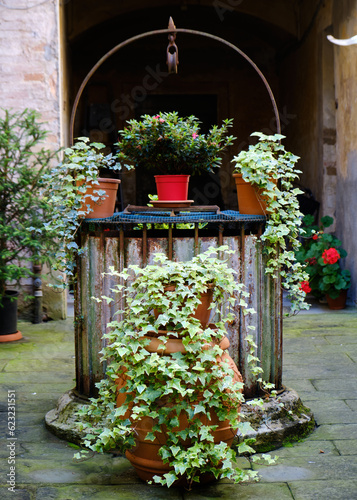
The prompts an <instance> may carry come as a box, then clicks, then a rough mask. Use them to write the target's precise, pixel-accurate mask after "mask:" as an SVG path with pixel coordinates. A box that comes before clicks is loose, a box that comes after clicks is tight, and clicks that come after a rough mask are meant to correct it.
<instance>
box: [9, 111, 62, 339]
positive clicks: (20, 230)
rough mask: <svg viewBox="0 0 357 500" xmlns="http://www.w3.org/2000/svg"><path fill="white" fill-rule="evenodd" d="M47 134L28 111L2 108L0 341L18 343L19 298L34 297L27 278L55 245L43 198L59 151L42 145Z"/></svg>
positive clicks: (46, 201) (45, 259)
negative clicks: (25, 283) (47, 227)
mask: <svg viewBox="0 0 357 500" xmlns="http://www.w3.org/2000/svg"><path fill="white" fill-rule="evenodd" d="M46 135H47V131H46V130H45V129H44V126H43V124H42V123H41V122H40V115H39V114H38V113H37V112H36V111H34V110H30V109H25V110H24V111H21V112H14V111H11V110H5V109H2V110H1V115H0V342H8V341H12V340H18V339H20V338H21V337H22V336H21V333H20V332H19V331H18V330H17V300H18V296H19V290H22V292H23V294H22V299H24V300H25V301H26V300H27V299H30V298H31V295H32V290H30V291H29V290H28V289H24V287H23V286H22V285H23V281H22V280H23V279H26V278H33V277H34V276H35V273H34V270H33V269H34V266H35V265H36V266H40V265H41V264H43V263H45V262H48V251H49V249H50V248H55V247H56V239H55V237H54V235H53V234H44V233H43V232H42V231H41V228H42V226H43V222H44V221H45V222H46V219H47V220H48V217H49V203H48V200H46V199H43V198H41V196H40V191H41V189H42V187H43V184H42V180H43V175H44V174H45V173H47V172H48V171H49V169H50V166H49V165H50V162H51V160H52V159H53V158H54V156H55V155H56V152H54V151H50V150H49V149H46V148H44V147H41V143H43V141H44V140H45V138H46Z"/></svg>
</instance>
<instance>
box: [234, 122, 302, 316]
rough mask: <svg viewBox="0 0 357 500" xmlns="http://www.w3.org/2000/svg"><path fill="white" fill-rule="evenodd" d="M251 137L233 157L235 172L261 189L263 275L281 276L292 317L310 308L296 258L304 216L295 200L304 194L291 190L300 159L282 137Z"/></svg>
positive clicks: (261, 135)
mask: <svg viewBox="0 0 357 500" xmlns="http://www.w3.org/2000/svg"><path fill="white" fill-rule="evenodd" d="M251 135H252V136H257V137H259V141H258V142H257V144H255V145H251V146H249V149H248V151H241V152H240V153H239V154H238V155H237V156H235V157H234V158H233V162H234V163H235V168H234V172H237V173H241V174H242V177H243V179H244V180H245V181H246V182H249V183H250V184H253V185H255V186H256V187H257V188H259V189H261V190H262V196H263V197H264V200H265V201H266V205H267V221H266V226H265V230H264V232H263V234H262V235H261V237H260V240H261V241H262V242H263V243H264V253H265V254H267V255H268V261H267V265H266V268H265V272H266V273H267V274H270V275H271V276H272V277H273V278H276V277H277V275H278V273H279V274H280V276H281V278H282V285H283V287H284V288H285V290H287V291H288V295H289V298H290V300H291V308H290V314H295V313H297V312H298V311H299V310H301V309H308V308H309V304H307V303H306V302H305V298H306V293H305V292H304V290H303V289H302V287H301V283H302V282H304V281H306V280H308V274H307V273H306V271H305V268H306V266H305V265H304V264H303V263H301V262H299V261H298V260H297V259H296V255H295V253H296V252H297V251H298V250H299V248H300V246H301V243H300V241H299V239H298V238H299V235H300V226H301V221H302V217H303V214H302V213H301V211H300V209H299V202H298V199H297V196H298V195H299V194H302V193H303V192H302V191H301V190H300V189H299V188H296V187H294V183H295V182H296V181H297V180H298V179H299V174H300V173H301V171H300V170H297V169H296V168H295V164H296V162H297V161H298V159H299V157H298V156H295V155H294V154H292V153H289V152H288V151H285V148H284V146H283V145H282V144H281V142H280V141H281V139H284V137H285V136H283V135H280V134H275V135H265V134H263V133H261V132H254V133H253V134H251Z"/></svg>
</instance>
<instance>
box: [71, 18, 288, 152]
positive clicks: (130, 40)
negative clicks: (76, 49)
mask: <svg viewBox="0 0 357 500" xmlns="http://www.w3.org/2000/svg"><path fill="white" fill-rule="evenodd" d="M174 32H175V33H187V34H189V35H198V36H203V37H206V38H211V39H212V40H215V41H217V42H219V43H223V44H224V45H226V46H227V47H229V48H231V49H232V50H234V51H235V52H238V54H240V55H241V56H242V57H244V59H245V60H246V61H247V62H248V63H249V64H250V65H251V66H252V67H253V68H254V69H255V71H256V72H257V73H258V75H259V76H260V78H261V80H262V81H263V83H264V85H265V87H266V90H267V91H268V94H269V97H270V100H271V103H272V106H273V109H274V115H275V119H276V126H277V133H278V134H280V133H281V125H280V116H279V111H278V107H277V104H276V101H275V97H274V94H273V91H272V89H271V88H270V85H269V83H268V81H267V79H266V78H265V76H264V75H263V73H262V72H261V70H260V69H259V68H258V66H257V65H256V64H255V62H254V61H252V59H250V57H249V56H247V54H245V52H243V51H242V50H241V49H239V48H238V47H237V46H236V45H234V44H233V43H230V42H228V41H227V40H225V39H224V38H220V37H218V36H216V35H212V34H211V33H205V32H204V31H196V30H191V29H185V28H176V29H175V30H174ZM165 33H166V34H168V33H173V30H172V29H169V28H165V29H160V30H155V31H147V32H146V33H140V34H139V35H136V36H133V37H132V38H128V39H127V40H124V41H123V42H121V43H119V44H118V45H116V46H115V47H113V48H112V49H111V50H109V51H108V52H107V53H106V54H105V55H104V56H103V57H101V59H99V61H98V62H97V63H96V64H95V65H94V66H93V68H92V69H91V70H90V71H89V73H88V74H87V76H86V77H85V78H84V80H83V82H82V83H81V86H80V87H79V89H78V92H77V95H76V97H75V100H74V103H73V107H72V112H71V118H70V126H69V137H70V139H71V142H72V143H73V132H74V120H75V117H76V113H77V108H78V104H79V100H80V98H81V96H82V93H83V90H84V89H85V87H86V85H87V83H88V81H89V80H90V78H91V77H92V76H93V75H94V73H95V72H96V71H97V69H98V68H99V67H100V66H101V65H102V64H103V63H104V62H105V61H106V60H107V59H109V57H111V56H112V55H113V54H115V53H116V52H118V51H119V50H120V49H122V48H123V47H125V46H127V45H129V44H131V43H133V42H136V41H137V40H141V39H142V38H146V37H148V36H153V35H161V34H165Z"/></svg>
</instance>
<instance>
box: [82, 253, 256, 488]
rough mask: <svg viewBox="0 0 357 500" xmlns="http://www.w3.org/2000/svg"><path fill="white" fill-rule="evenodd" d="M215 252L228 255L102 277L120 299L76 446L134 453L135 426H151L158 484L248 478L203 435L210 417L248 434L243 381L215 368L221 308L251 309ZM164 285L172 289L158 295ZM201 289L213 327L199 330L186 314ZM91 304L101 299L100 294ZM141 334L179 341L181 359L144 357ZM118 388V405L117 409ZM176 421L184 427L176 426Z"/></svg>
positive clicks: (163, 262) (158, 259)
mask: <svg viewBox="0 0 357 500" xmlns="http://www.w3.org/2000/svg"><path fill="white" fill-rule="evenodd" d="M224 252H226V254H229V253H232V252H229V251H227V247H220V248H217V249H214V248H210V249H209V250H208V251H206V252H204V253H202V254H200V255H197V256H196V257H194V258H193V259H192V260H191V261H188V262H172V261H169V260H168V259H167V258H166V257H165V255H163V254H156V255H155V257H154V263H153V264H150V265H148V266H146V267H145V268H143V269H142V268H139V267H138V266H134V265H132V266H130V267H129V268H128V269H125V270H124V271H123V272H121V273H118V272H116V271H115V270H114V269H111V272H110V273H107V274H108V275H109V277H110V279H111V281H112V282H113V280H119V282H120V283H119V284H117V285H116V286H114V288H113V291H114V292H115V293H116V294H117V295H118V298H119V299H120V300H122V299H123V295H124V296H125V299H126V307H125V310H124V311H118V313H120V314H121V315H122V319H121V320H115V321H112V322H111V323H110V324H109V325H108V326H110V329H111V330H110V332H109V333H108V334H106V335H105V336H104V337H105V339H106V342H107V347H105V348H104V349H103V351H102V353H103V358H102V359H103V361H105V362H106V363H107V370H106V378H105V379H104V380H102V381H101V382H100V383H99V384H98V388H99V397H98V398H97V399H92V400H91V404H90V405H88V406H86V407H84V408H83V410H82V411H81V412H80V415H81V419H82V424H81V428H82V429H85V430H86V431H87V435H86V438H85V440H84V445H85V446H86V447H87V448H89V449H91V450H93V451H97V452H103V451H109V450H112V449H117V450H118V449H119V450H121V451H125V450H130V449H131V448H133V447H135V443H136V434H135V426H136V425H137V423H139V422H140V420H141V419H142V418H144V417H150V418H152V419H153V429H152V431H151V432H149V433H148V435H147V436H146V438H145V439H147V440H154V439H155V435H157V433H159V434H160V433H162V432H163V429H165V438H166V442H165V444H163V445H162V446H161V448H160V450H159V453H160V455H161V458H162V460H163V461H164V462H165V463H169V465H170V467H171V470H170V471H169V472H168V473H167V474H165V475H164V476H163V477H159V476H155V477H154V478H153V481H154V482H157V483H161V484H163V485H166V486H167V487H169V486H171V485H172V484H173V483H174V482H175V481H177V480H178V479H180V478H182V477H185V479H186V480H187V483H188V485H189V487H190V485H191V484H192V483H193V482H195V481H199V478H200V475H202V474H205V473H210V474H213V475H214V477H216V478H218V477H221V478H223V477H227V478H230V479H233V480H235V481H242V480H247V479H250V478H251V477H252V474H251V471H247V472H246V471H242V470H240V469H239V468H234V467H233V465H232V461H234V458H235V453H234V451H233V450H231V449H230V448H229V447H228V445H227V444H226V443H225V442H218V443H217V442H216V443H215V442H213V437H212V432H213V430H215V429H216V427H217V423H214V420H212V419H211V417H212V416H213V415H216V416H217V418H218V419H219V421H221V422H224V421H226V420H227V421H229V422H230V425H231V426H232V429H233V431H234V432H239V433H240V434H241V435H244V434H246V433H247V432H249V431H251V427H250V425H249V423H248V422H244V423H243V422H239V417H240V414H239V409H240V405H241V403H242V401H243V395H242V387H243V384H242V383H241V382H239V381H237V380H236V379H234V372H233V370H232V369H231V368H230V366H229V364H228V363H226V362H224V361H223V359H222V361H221V362H220V363H217V358H218V357H221V356H222V354H223V351H222V349H221V348H220V341H221V340H222V338H223V337H224V336H225V334H226V331H225V328H224V325H225V323H226V322H227V321H231V320H232V319H233V315H232V314H231V313H230V312H229V310H228V309H229V306H230V305H233V304H234V303H235V301H236V300H238V301H239V303H240V304H241V307H242V311H243V313H244V314H247V313H249V312H252V310H251V309H249V308H248V307H247V304H246V301H245V298H246V296H247V292H246V291H245V290H244V286H243V285H242V284H240V283H238V282H237V281H236V278H235V275H234V271H233V270H231V269H230V268H229V267H228V266H227V262H226V260H223V259H222V260H221V259H220V258H218V256H219V255H221V256H222V257H223V253H224ZM167 285H174V286H175V290H172V291H168V290H165V287H166V286H167ZM211 285H214V297H213V303H214V305H213V306H212V308H213V309H214V311H213V314H215V315H216V321H215V327H211V326H210V325H209V326H208V327H207V328H205V329H202V327H201V324H200V322H199V320H198V319H196V318H195V317H194V316H193V313H194V311H195V309H196V308H197V306H198V304H199V302H200V297H201V294H202V293H204V292H205V291H207V289H208V287H209V286H211ZM96 300H97V301H101V300H104V301H106V302H110V301H111V299H110V298H108V297H102V298H97V299H96ZM154 308H155V309H156V310H157V317H155V315H154V314H153V313H152V311H153V309H154ZM164 330H166V331H164ZM148 336H153V337H156V338H158V340H159V341H160V343H161V344H162V348H163V349H164V346H165V345H166V343H167V342H168V340H169V338H174V339H175V338H179V339H181V340H182V343H183V345H184V347H185V351H186V352H174V353H172V354H167V353H165V354H163V355H160V354H159V353H158V352H149V351H150V350H149V349H147V346H148V344H149V343H150V339H149V338H148ZM118 381H119V385H117V382H118ZM118 387H119V388H120V389H119V395H121V396H122V397H123V401H124V403H123V404H122V405H121V406H119V407H117V395H118V393H117V391H118ZM124 396H125V397H124ZM183 415H186V417H187V420H188V422H189V426H188V427H186V426H183V427H178V426H179V417H182V416H183ZM240 447H241V451H242V453H250V452H252V451H253V450H252V448H251V447H250V446H249V445H247V444H246V445H244V446H243V443H241V444H240Z"/></svg>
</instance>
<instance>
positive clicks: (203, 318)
mask: <svg viewBox="0 0 357 500" xmlns="http://www.w3.org/2000/svg"><path fill="white" fill-rule="evenodd" d="M164 290H165V292H173V291H174V290H175V286H174V285H169V286H166V287H165V288H164ZM212 298H213V286H210V285H209V286H208V289H207V292H204V293H202V295H201V297H200V303H199V305H198V307H197V309H196V311H195V313H194V314H192V316H193V317H194V318H196V319H198V320H199V321H200V323H201V327H202V328H206V326H207V325H208V322H209V318H210V315H211V309H209V306H210V305H211V303H212ZM161 312H162V311H161ZM159 314H160V311H158V310H157V309H154V315H155V318H156V319H157V318H158V316H159Z"/></svg>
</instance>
